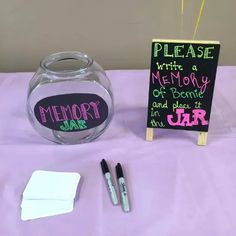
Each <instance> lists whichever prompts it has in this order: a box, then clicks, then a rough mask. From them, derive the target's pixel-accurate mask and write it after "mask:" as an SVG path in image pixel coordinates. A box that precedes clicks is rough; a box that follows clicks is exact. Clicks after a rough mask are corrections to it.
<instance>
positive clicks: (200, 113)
mask: <svg viewBox="0 0 236 236" xmlns="http://www.w3.org/2000/svg"><path fill="white" fill-rule="evenodd" d="M205 115H206V111H205V110H203V109H194V110H193V121H192V123H193V125H198V120H200V121H201V123H202V125H208V121H207V120H205Z"/></svg>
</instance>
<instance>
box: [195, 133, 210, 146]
mask: <svg viewBox="0 0 236 236" xmlns="http://www.w3.org/2000/svg"><path fill="white" fill-rule="evenodd" d="M207 135H208V132H200V133H199V134H198V142H197V144H198V145H200V146H204V145H206V143H207Z"/></svg>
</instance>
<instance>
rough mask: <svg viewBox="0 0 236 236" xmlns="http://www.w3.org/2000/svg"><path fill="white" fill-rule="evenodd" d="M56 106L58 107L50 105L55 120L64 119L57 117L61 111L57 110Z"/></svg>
mask: <svg viewBox="0 0 236 236" xmlns="http://www.w3.org/2000/svg"><path fill="white" fill-rule="evenodd" d="M58 108H59V109H60V107H59V106H52V111H53V114H54V117H55V119H56V121H57V122H58V121H64V119H60V118H59V115H61V113H60V112H59V111H58V110H57V109H58Z"/></svg>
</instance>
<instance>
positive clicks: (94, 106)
mask: <svg viewBox="0 0 236 236" xmlns="http://www.w3.org/2000/svg"><path fill="white" fill-rule="evenodd" d="M99 103H100V102H99V101H96V102H90V105H91V106H92V108H93V110H94V115H95V118H97V119H99V118H100V114H99V110H98V105H99Z"/></svg>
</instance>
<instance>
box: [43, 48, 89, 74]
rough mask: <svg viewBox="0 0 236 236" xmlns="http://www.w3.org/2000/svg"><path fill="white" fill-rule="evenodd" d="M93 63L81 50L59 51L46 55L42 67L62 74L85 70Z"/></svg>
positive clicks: (53, 72)
mask: <svg viewBox="0 0 236 236" xmlns="http://www.w3.org/2000/svg"><path fill="white" fill-rule="evenodd" d="M92 63H93V60H92V59H91V58H90V57H88V56H87V55H86V54H83V53H80V52H59V53H55V54H52V55H50V56H48V57H46V58H45V59H44V60H43V61H42V62H41V64H40V65H41V67H42V68H43V69H44V70H45V71H47V72H48V73H52V74H56V75H61V74H63V75H64V74H71V73H72V74H73V73H81V72H85V71H86V70H87V69H88V68H89V67H90V66H91V65H92Z"/></svg>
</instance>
